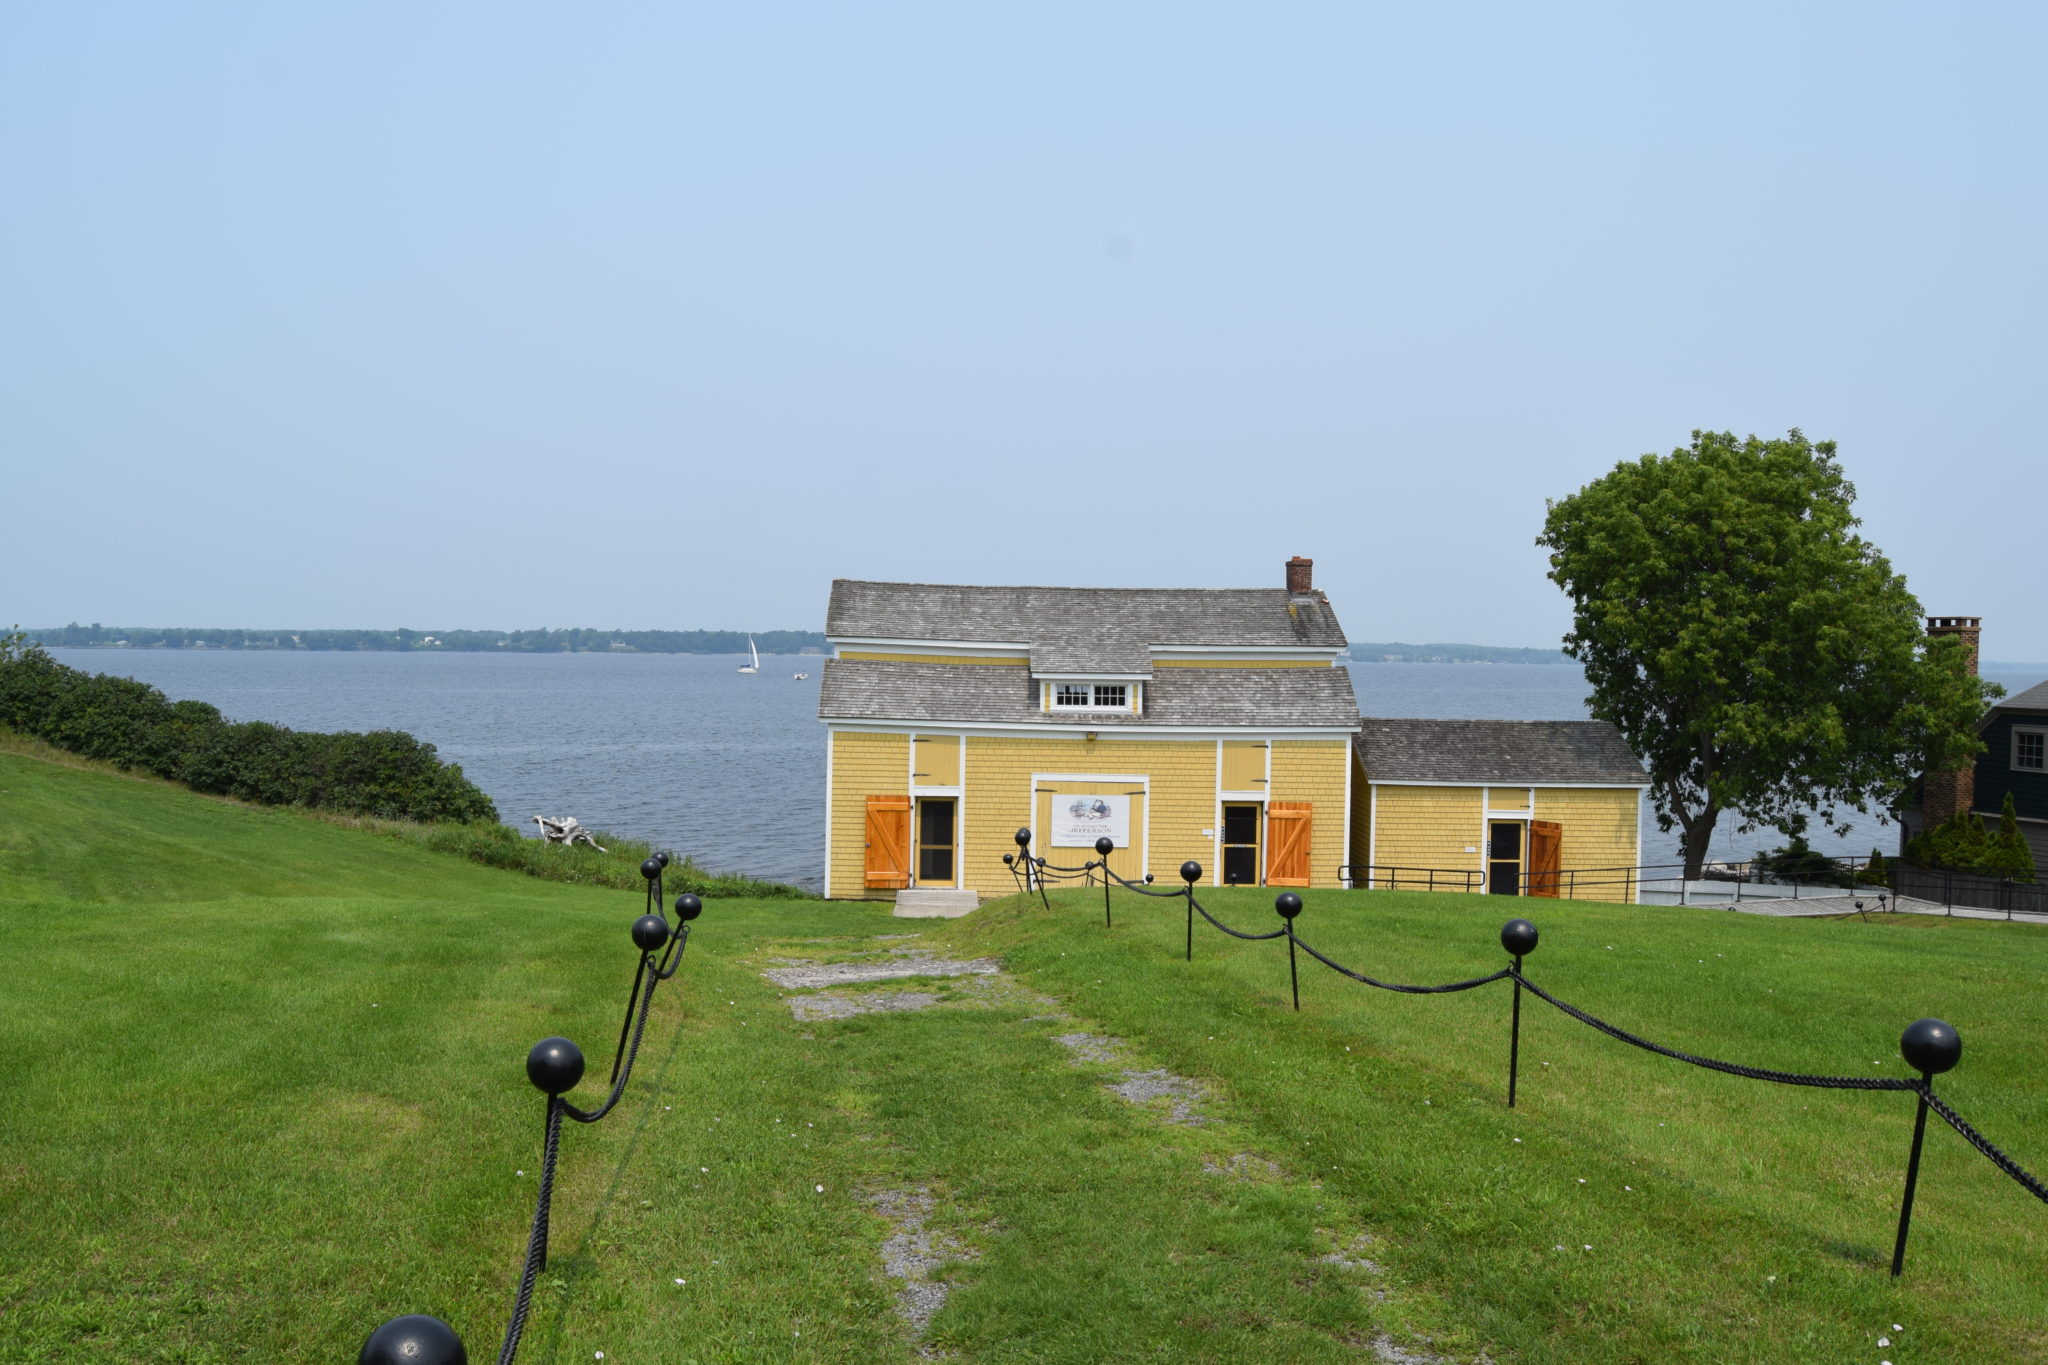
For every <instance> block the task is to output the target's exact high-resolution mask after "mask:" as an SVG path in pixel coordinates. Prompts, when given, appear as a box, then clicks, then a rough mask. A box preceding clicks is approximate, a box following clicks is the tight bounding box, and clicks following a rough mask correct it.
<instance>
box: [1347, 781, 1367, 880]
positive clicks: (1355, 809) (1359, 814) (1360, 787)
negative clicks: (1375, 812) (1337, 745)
mask: <svg viewBox="0 0 2048 1365" xmlns="http://www.w3.org/2000/svg"><path fill="white" fill-rule="evenodd" d="M1350 835H1351V847H1350V849H1349V850H1348V851H1347V852H1346V854H1345V862H1346V863H1348V864H1349V865H1350V866H1351V867H1352V868H1354V869H1356V870H1355V871H1354V872H1353V874H1352V878H1351V881H1352V885H1354V886H1364V885H1365V865H1366V863H1368V862H1370V861H1371V859H1372V788H1371V787H1368V786H1366V785H1365V764H1364V763H1363V762H1362V761H1361V760H1360V759H1359V757H1358V751H1357V750H1355V749H1354V750H1352V754H1351V831H1350Z"/></svg>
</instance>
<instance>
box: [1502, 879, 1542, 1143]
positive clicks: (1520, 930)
mask: <svg viewBox="0 0 2048 1365" xmlns="http://www.w3.org/2000/svg"><path fill="white" fill-rule="evenodd" d="M1500 946H1501V947H1503V948H1505V949H1507V950H1508V953H1509V955H1510V956H1512V957H1513V958H1514V959H1515V974H1514V976H1513V978H1512V980H1513V981H1514V983H1515V1003H1514V1006H1513V1011H1512V1013H1510V1014H1509V1016H1508V1108H1510V1109H1512V1108H1514V1107H1515V1076H1516V1072H1517V1071H1519V1070H1520V1069H1521V1062H1522V959H1523V958H1525V957H1527V956H1528V955H1529V954H1531V953H1533V952H1535V951H1536V926H1535V925H1533V924H1531V923H1529V921H1527V920H1525V919H1511V920H1509V921H1508V922H1507V923H1506V924H1503V925H1502V926H1501V928H1500Z"/></svg>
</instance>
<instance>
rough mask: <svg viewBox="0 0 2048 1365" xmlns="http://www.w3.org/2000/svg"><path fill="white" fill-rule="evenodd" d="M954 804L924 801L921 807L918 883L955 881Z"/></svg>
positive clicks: (918, 842) (932, 800) (942, 799)
mask: <svg viewBox="0 0 2048 1365" xmlns="http://www.w3.org/2000/svg"><path fill="white" fill-rule="evenodd" d="M953 806H954V802H953V800H952V799H951V798H950V797H948V798H939V797H931V796H927V797H923V798H920V799H919V801H918V803H917V880H918V881H919V882H920V883H925V884H929V883H933V882H940V883H945V884H948V885H950V884H951V883H952V880H953Z"/></svg>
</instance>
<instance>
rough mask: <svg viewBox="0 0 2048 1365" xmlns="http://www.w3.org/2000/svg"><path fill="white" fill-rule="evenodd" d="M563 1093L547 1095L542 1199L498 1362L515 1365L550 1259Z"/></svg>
mask: <svg viewBox="0 0 2048 1365" xmlns="http://www.w3.org/2000/svg"><path fill="white" fill-rule="evenodd" d="M565 1107H566V1106H565V1105H564V1103H563V1100H562V1097H561V1096H560V1095H550V1096H548V1124H547V1137H546V1138H545V1139H544V1140H543V1141H542V1143H541V1158H540V1198H539V1199H538V1200H537V1201H536V1202H535V1203H534V1206H533V1230H532V1231H531V1232H529V1233H528V1234H527V1237H526V1268H525V1269H524V1270H522V1271H521V1272H520V1275H519V1294H518V1296H517V1297H516V1298H514V1299H513V1301H512V1321H510V1322H508V1323H506V1324H505V1344H504V1345H502V1346H500V1347H499V1348H498V1365H512V1358H513V1357H514V1356H516V1355H518V1354H519V1338H520V1337H521V1336H522V1335H524V1334H525V1332H526V1314H527V1312H528V1311H529V1310H530V1309H531V1308H532V1307H533V1284H534V1281H535V1280H537V1279H539V1278H540V1268H541V1266H542V1265H543V1264H544V1263H545V1262H546V1261H547V1258H548V1206H549V1205H550V1204H551V1203H552V1202H553V1201H554V1197H555V1157H556V1155H557V1154H558V1153H559V1151H560V1150H561V1145H562V1110H563V1109H564V1108H565Z"/></svg>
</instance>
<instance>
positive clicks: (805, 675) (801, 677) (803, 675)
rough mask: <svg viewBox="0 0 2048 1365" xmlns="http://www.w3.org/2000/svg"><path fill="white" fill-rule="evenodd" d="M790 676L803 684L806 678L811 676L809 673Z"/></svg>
mask: <svg viewBox="0 0 2048 1365" xmlns="http://www.w3.org/2000/svg"><path fill="white" fill-rule="evenodd" d="M790 676H791V677H792V678H795V679H796V680H797V681H798V682H802V681H803V680H804V679H805V678H808V677H810V676H811V675H810V674H808V673H792V674H790Z"/></svg>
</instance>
